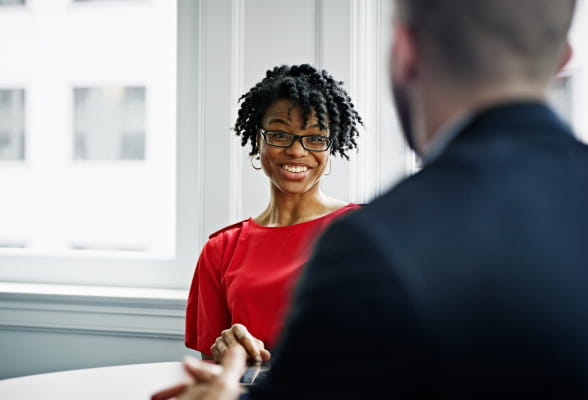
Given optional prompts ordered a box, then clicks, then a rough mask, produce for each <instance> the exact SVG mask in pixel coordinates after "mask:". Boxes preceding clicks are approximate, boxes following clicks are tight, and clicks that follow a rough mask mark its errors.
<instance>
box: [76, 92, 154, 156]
mask: <svg viewBox="0 0 588 400" xmlns="http://www.w3.org/2000/svg"><path fill="white" fill-rule="evenodd" d="M74 107H75V110H74V132H75V137H74V158H75V159H76V160H144V159H145V88H144V87H108V88H76V89H74Z"/></svg>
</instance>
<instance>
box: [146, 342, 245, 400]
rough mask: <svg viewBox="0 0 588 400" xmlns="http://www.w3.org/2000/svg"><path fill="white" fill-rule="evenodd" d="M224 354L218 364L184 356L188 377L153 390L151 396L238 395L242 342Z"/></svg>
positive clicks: (227, 398)
mask: <svg viewBox="0 0 588 400" xmlns="http://www.w3.org/2000/svg"><path fill="white" fill-rule="evenodd" d="M224 354H225V355H224V357H223V360H222V363H221V365H220V366H219V365H214V364H210V363H205V362H202V361H200V360H196V359H195V358H191V357H190V358H186V359H185V360H184V369H185V370H186V372H187V373H188V375H189V379H188V381H187V382H184V383H181V384H179V385H176V386H173V387H170V388H167V389H164V390H162V391H160V392H158V393H156V394H154V395H153V396H152V397H151V400H168V399H171V398H177V399H178V400H235V399H237V398H238V397H239V393H240V390H241V387H240V386H239V379H240V378H241V376H242V375H243V372H244V371H245V362H246V359H247V354H246V353H245V351H244V349H243V347H241V346H233V347H230V348H228V349H226V351H225V352H224Z"/></svg>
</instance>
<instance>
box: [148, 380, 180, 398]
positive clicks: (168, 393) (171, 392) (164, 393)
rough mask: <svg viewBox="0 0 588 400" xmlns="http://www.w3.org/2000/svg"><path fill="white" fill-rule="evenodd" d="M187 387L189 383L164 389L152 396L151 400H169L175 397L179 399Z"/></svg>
mask: <svg viewBox="0 0 588 400" xmlns="http://www.w3.org/2000/svg"><path fill="white" fill-rule="evenodd" d="M187 387H188V384H187V383H180V384H179V385H175V386H172V387H169V388H167V389H163V390H161V391H159V392H157V393H155V394H154V395H153V396H151V400H168V399H171V398H174V397H178V396H179V395H180V393H182V392H184V391H185V390H186V388H187Z"/></svg>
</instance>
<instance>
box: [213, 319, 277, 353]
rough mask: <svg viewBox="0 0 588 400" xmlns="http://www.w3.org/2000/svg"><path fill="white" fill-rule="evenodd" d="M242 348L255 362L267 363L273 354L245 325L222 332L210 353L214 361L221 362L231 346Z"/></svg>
mask: <svg viewBox="0 0 588 400" xmlns="http://www.w3.org/2000/svg"><path fill="white" fill-rule="evenodd" d="M237 345H238V346H241V347H243V349H244V350H245V351H246V352H247V355H248V358H249V359H251V360H255V361H267V360H269V359H270V358H271V354H270V352H269V351H267V350H266V349H265V347H264V344H263V342H262V341H261V340H259V339H257V338H255V337H253V336H252V335H251V333H249V331H248V330H247V328H246V327H245V326H244V325H241V324H234V325H233V326H231V327H230V328H229V329H225V330H224V331H222V332H221V336H219V337H218V338H217V339H216V341H215V342H214V344H213V345H212V346H211V347H210V351H211V353H212V356H213V357H214V359H215V360H216V361H217V362H219V361H220V360H222V358H223V354H224V353H225V351H227V349H228V348H229V347H231V346H237Z"/></svg>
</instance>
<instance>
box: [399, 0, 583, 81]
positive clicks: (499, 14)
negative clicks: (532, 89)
mask: <svg viewBox="0 0 588 400" xmlns="http://www.w3.org/2000/svg"><path fill="white" fill-rule="evenodd" d="M575 3H576V0H396V6H397V17H398V18H399V19H400V20H401V21H404V22H406V23H408V24H409V25H410V26H411V28H412V29H413V30H414V32H415V34H416V35H417V38H418V40H420V43H421V45H422V46H423V50H424V57H425V59H426V61H427V62H430V63H434V66H435V67H436V68H441V69H442V70H443V71H442V72H445V74H446V75H448V76H450V77H455V78H458V79H459V80H461V81H464V82H467V81H468V80H469V81H476V80H479V79H487V80H488V81H492V80H500V79H503V78H505V77H507V76H508V75H512V74H518V75H519V76H521V77H526V78H530V79H544V78H548V77H550V76H551V75H552V74H553V73H554V72H555V71H556V69H557V67H558V65H559V57H560V55H561V54H562V51H563V49H564V46H565V42H566V36H567V33H568V30H569V27H570V24H571V20H572V16H573V13H574V8H575Z"/></svg>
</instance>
